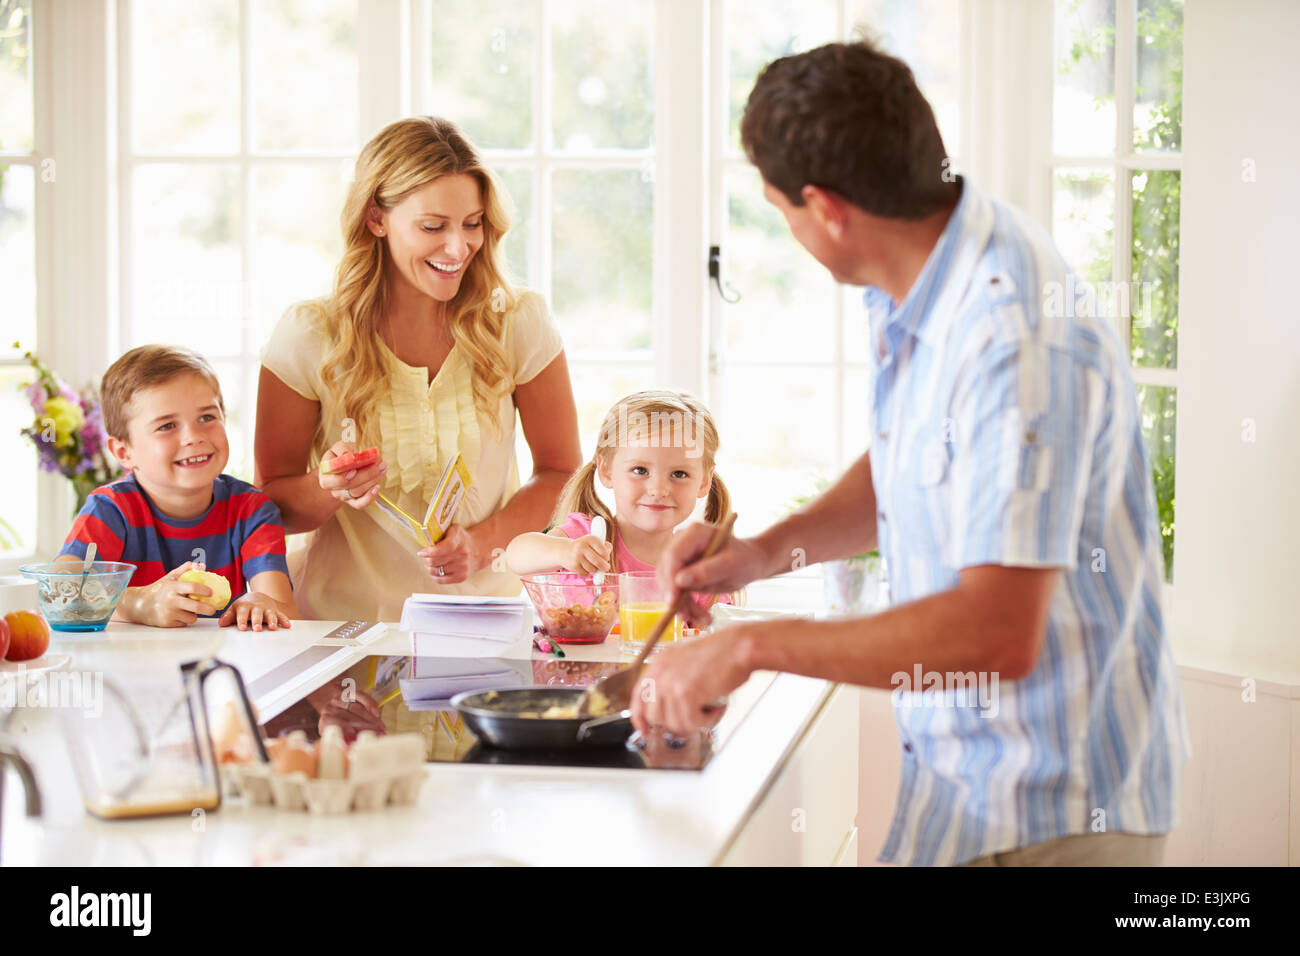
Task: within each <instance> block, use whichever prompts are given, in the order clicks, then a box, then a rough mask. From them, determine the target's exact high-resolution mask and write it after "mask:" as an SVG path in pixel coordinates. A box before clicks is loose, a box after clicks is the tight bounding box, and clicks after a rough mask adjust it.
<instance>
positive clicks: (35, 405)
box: [23, 382, 45, 414]
mask: <svg viewBox="0 0 1300 956" xmlns="http://www.w3.org/2000/svg"><path fill="white" fill-rule="evenodd" d="M23 392H24V393H26V395H27V401H28V403H29V404H30V405H31V406H32V411H34V412H37V413H38V414H39V413H40V412H41V411H42V410H43V409H44V408H45V386H44V385H42V384H41V383H40V382H32V384H30V385H28V386H26V387H25V388H23Z"/></svg>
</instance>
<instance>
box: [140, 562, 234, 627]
mask: <svg viewBox="0 0 1300 956" xmlns="http://www.w3.org/2000/svg"><path fill="white" fill-rule="evenodd" d="M191 569H193V570H197V571H202V570H203V565H201V564H198V563H196V562H194V561H186V562H185V563H184V564H182V565H181V566H180V567H179V568H174V569H173V570H171V571H168V572H167V573H166V574H165V575H163V576H162V577H161V578H159V579H158V580H157V581H155V582H154V583H153V584H146V585H144V586H143V587H138V588H127V593H126V595H125V596H124V597H123V602H122V603H123V604H126V605H127V608H126V614H125V615H124V617H125V618H126V619H127V620H130V621H132V622H134V623H136V624H147V625H149V626H150V627H185V626H186V625H187V624H193V623H194V622H195V621H196V620H198V618H199V615H200V614H204V615H206V614H209V613H211V611H212V607H211V606H210V605H207V604H203V603H201V602H199V601H196V600H194V599H193V598H191V597H190V595H191V594H204V595H209V594H211V593H212V589H211V588H209V587H208V586H207V585H205V584H197V583H195V582H193V581H181V580H178V579H179V578H180V576H181V575H182V574H184V573H185V572H186V571H189V570H191Z"/></svg>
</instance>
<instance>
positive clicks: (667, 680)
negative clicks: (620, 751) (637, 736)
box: [632, 625, 757, 737]
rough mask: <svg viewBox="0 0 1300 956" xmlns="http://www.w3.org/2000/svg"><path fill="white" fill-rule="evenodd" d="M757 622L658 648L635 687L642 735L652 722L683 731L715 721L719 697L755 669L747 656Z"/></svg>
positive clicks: (635, 714)
mask: <svg viewBox="0 0 1300 956" xmlns="http://www.w3.org/2000/svg"><path fill="white" fill-rule="evenodd" d="M755 626H757V625H750V626H748V627H747V626H744V625H737V626H735V627H729V628H726V629H725V630H722V631H719V632H718V633H716V634H711V635H709V636H707V637H700V638H696V639H695V640H693V641H690V642H689V643H687V644H683V645H681V646H679V647H671V646H669V647H665V648H664V649H663V650H662V651H660V652H659V654H658V655H657V656H656V657H655V658H654V660H653V663H651V664H650V665H649V666H648V667H647V668H646V669H645V671H644V672H643V676H642V678H641V680H640V681H639V682H638V684H637V688H636V690H635V691H633V693H632V724H633V726H635V727H636V729H637V730H639V731H641V733H642V735H643V736H650V734H651V733H652V731H651V728H652V727H654V728H659V729H660V730H666V731H668V732H669V733H671V734H676V735H677V736H681V737H684V736H686V735H688V734H690V733H692V732H693V731H697V730H702V729H704V728H706V727H711V726H713V725H714V724H715V723H717V722H718V719H719V718H720V717H721V716H722V709H721V708H720V707H718V706H717V705H718V702H719V701H720V700H721V699H722V698H724V697H726V696H727V694H730V693H731V692H732V691H733V690H735V689H736V688H737V687H739V686H740V685H741V684H743V683H745V681H746V680H748V679H749V675H750V673H752V670H753V669H752V668H751V667H750V666H749V665H748V663H747V662H746V660H745V658H746V656H747V655H746V647H747V642H748V639H749V631H750V630H751V628H753V627H755Z"/></svg>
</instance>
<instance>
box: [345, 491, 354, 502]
mask: <svg viewBox="0 0 1300 956" xmlns="http://www.w3.org/2000/svg"><path fill="white" fill-rule="evenodd" d="M343 493H344V494H345V495H347V496H348V501H351V500H352V499H353V498H354V497H356V496H355V495H353V494H352V489H351V488H344V489H343Z"/></svg>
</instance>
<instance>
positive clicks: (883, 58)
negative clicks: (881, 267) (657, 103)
mask: <svg viewBox="0 0 1300 956" xmlns="http://www.w3.org/2000/svg"><path fill="white" fill-rule="evenodd" d="M740 139H741V143H742V144H743V145H744V147H745V153H746V154H747V155H748V156H749V159H750V162H752V163H753V164H754V165H755V166H757V167H758V171H759V172H760V173H762V175H763V178H764V179H765V180H767V182H769V183H771V184H772V186H773V187H775V188H776V189H779V190H781V192H782V193H784V194H785V196H786V198H788V199H789V200H790V202H791V203H793V204H794V205H796V206H802V205H803V197H802V196H801V195H800V192H801V190H802V189H803V187H804V186H808V185H811V186H819V187H821V188H823V189H829V190H834V191H835V192H837V193H839V194H840V195H841V196H843V197H844V198H845V199H847V200H848V201H849V202H851V203H853V204H854V205H855V206H858V207H860V208H861V209H862V210H863V211H865V212H868V213H870V214H872V215H874V216H886V217H889V218H891V219H922V218H924V217H926V216H928V215H930V214H932V213H935V212H937V211H939V210H940V209H942V208H944V207H945V206H948V205H951V204H952V203H953V202H955V201H956V199H957V195H958V192H959V189H960V187H959V186H958V184H957V183H956V182H955V179H954V177H953V176H952V175H951V174H949V175H948V176H946V177H945V175H944V174H945V172H946V171H947V169H948V164H947V163H945V159H946V158H947V152H946V151H945V150H944V146H943V137H942V136H940V135H939V127H938V125H937V124H936V123H935V121H934V112H933V110H931V109H930V104H929V103H927V102H926V100H925V97H924V96H922V95H921V91H920V90H919V89H918V88H917V85H916V80H915V79H914V78H913V77H912V71H911V70H910V69H909V68H908V66H907V64H906V63H904V62H903V61H902V60H899V59H897V58H896V57H892V56H889V55H887V54H885V53H882V52H881V51H880V50H879V49H877V48H876V47H875V46H874V45H873V44H872V43H871V42H870V41H868V40H860V41H858V42H855V43H828V44H826V45H825V46H820V47H817V48H816V49H814V50H809V51H807V52H806V53H799V54H795V55H793V56H784V57H781V58H780V59H779V60H773V61H772V62H771V63H769V64H768V65H767V66H766V67H765V68H764V69H763V72H762V73H760V74H759V75H758V80H757V81H756V82H755V83H754V89H753V90H752V91H751V92H750V94H749V102H748V103H746V104H745V116H744V118H743V119H742V120H741V124H740ZM948 180H954V181H948Z"/></svg>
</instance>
